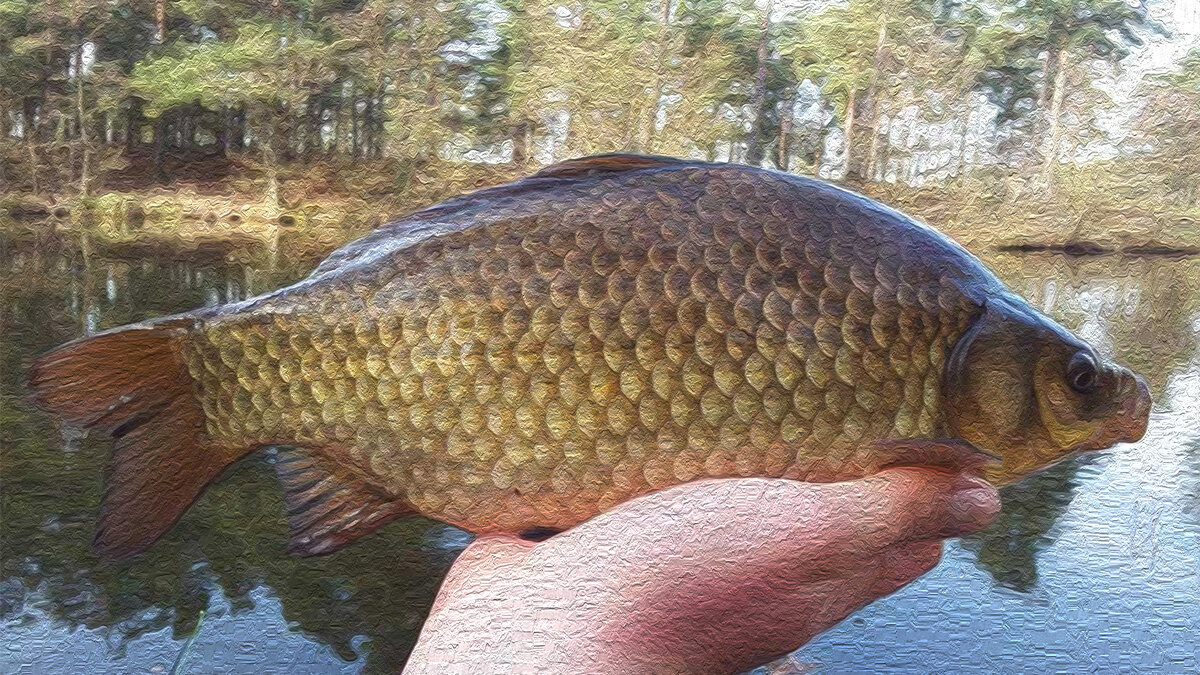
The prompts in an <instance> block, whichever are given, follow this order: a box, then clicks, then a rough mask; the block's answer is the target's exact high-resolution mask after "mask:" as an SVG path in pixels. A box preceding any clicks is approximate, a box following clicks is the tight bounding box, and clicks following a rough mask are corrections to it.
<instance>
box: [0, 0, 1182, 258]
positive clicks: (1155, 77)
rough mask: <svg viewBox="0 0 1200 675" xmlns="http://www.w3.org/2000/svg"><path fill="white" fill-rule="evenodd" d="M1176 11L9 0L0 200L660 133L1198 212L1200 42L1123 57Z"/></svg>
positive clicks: (276, 182)
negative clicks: (1160, 55) (1162, 16)
mask: <svg viewBox="0 0 1200 675" xmlns="http://www.w3.org/2000/svg"><path fill="white" fill-rule="evenodd" d="M1188 2H1189V0H1179V3H1177V4H1179V5H1180V6H1185V5H1187V6H1190V5H1188ZM1158 4H1159V5H1160V6H1162V5H1163V3H1158ZM1168 4H1169V3H1168ZM1190 11H1191V13H1192V14H1198V15H1200V9H1197V8H1192V10H1190ZM1176 15H1181V12H1178V11H1176ZM1182 15H1187V12H1183V13H1182ZM1193 18H1195V17H1193ZM1198 21H1200V20H1198ZM1191 29H1192V30H1193V32H1194V33H1197V32H1200V28H1198V27H1197V26H1192V27H1191ZM1172 37H1173V35H1172V32H1171V28H1170V27H1169V26H1167V25H1164V24H1163V23H1162V22H1160V21H1159V20H1157V19H1156V18H1154V16H1153V13H1152V12H1151V8H1148V7H1147V6H1146V5H1143V4H1137V3H1136V2H1134V3H1131V2H1127V1H1126V0H1023V1H1022V2H1015V3H995V2H990V1H987V0H844V1H841V2H832V1H831V2H820V1H815V2H814V1H804V0H790V1H786V2H785V0H759V1H758V2H757V3H756V2H754V1H753V0H645V1H629V0H570V1H567V0H554V1H549V0H406V1H405V2H395V1H386V0H268V1H263V2H257V1H256V2H249V1H247V0H0V158H2V161H0V192H5V193H8V195H9V196H8V197H7V198H6V200H7V201H5V202H3V203H0V206H4V207H6V208H7V209H8V211H9V213H10V215H14V214H15V215H20V214H21V213H22V212H24V211H29V212H32V213H35V214H36V213H40V212H41V211H43V210H44V209H46V208H47V205H53V204H55V203H60V202H62V201H64V200H68V199H70V200H76V202H78V200H80V199H82V200H84V201H83V205H84V206H85V207H96V208H104V207H105V204H111V202H105V201H104V199H103V197H104V196H105V195H110V196H111V195H121V196H122V199H134V197H135V196H137V197H144V196H145V195H146V194H154V193H155V191H157V193H162V192H163V191H164V190H171V191H181V190H182V191H187V192H188V194H190V195H193V196H197V198H200V199H202V198H203V197H204V196H205V195H209V196H222V195H223V196H224V197H225V198H226V199H227V200H228V201H229V203H231V204H237V203H241V202H247V201H253V202H255V203H258V204H265V205H267V209H266V213H267V215H268V217H270V218H277V217H278V213H279V212H281V211H286V210H287V209H288V208H293V209H295V208H300V207H301V206H302V205H303V204H304V203H306V202H312V201H320V202H322V203H323V204H324V205H325V206H326V207H327V208H330V205H335V206H334V207H333V208H335V211H336V212H337V213H338V214H340V215H341V216H345V215H348V214H359V215H361V214H362V213H364V212H366V211H371V212H373V213H376V214H377V217H375V218H374V219H371V222H369V223H366V224H367V225H371V224H377V223H378V221H379V220H380V219H382V218H386V217H387V215H388V214H390V213H394V212H399V211H405V210H410V209H412V208H414V207H416V206H420V205H423V204H427V203H431V202H434V201H437V200H439V199H442V198H445V197H447V196H450V195H452V194H456V193H459V192H462V191H464V190H467V189H471V188H472V187H475V186H480V185H486V184H491V183H496V182H500V181H503V180H506V179H509V178H512V177H515V176H518V175H523V174H526V173H529V172H531V171H533V170H536V168H538V167H539V166H542V165H545V164H548V163H551V162H553V161H557V160H561V159H565V158H568V157H575V156H580V155H584V154H590V153H598V152H612V151H633V152H646V153H659V154H670V155H678V156H688V157H694V158H698V159H707V160H716V161H734V162H744V163H748V164H753V165H761V166H766V167H770V168H778V169H781V170H785V171H792V172H795V173H807V174H813V175H818V176H821V177H823V178H828V179H833V180H838V181H842V182H845V183H849V184H850V185H852V186H854V187H855V188H856V189H860V190H862V191H864V192H867V193H869V194H872V195H873V196H877V197H882V198H884V199H885V200H887V201H889V202H891V203H895V204H897V205H898V206H901V207H906V208H908V209H910V210H912V211H915V212H916V213H917V215H920V216H923V217H925V218H926V219H928V220H930V221H931V222H936V223H937V224H939V225H941V224H946V223H945V221H947V220H950V221H956V220H957V221H961V222H959V225H958V227H960V228H962V227H963V225H962V223H963V222H971V221H978V220H984V221H988V222H997V221H998V220H1004V219H1005V216H1006V215H1007V216H1012V217H1013V218H1016V219H1017V220H1019V221H1020V223H1023V224H1024V225H1025V226H1028V227H1027V228H1026V229H1027V231H1028V232H1029V233H1037V232H1041V231H1052V232H1057V235H1058V236H1059V238H1067V239H1069V238H1071V237H1076V238H1077V237H1078V235H1079V234H1080V232H1079V230H1080V227H1081V226H1087V227H1092V224H1093V223H1097V222H1107V221H1106V219H1108V220H1111V219H1112V218H1113V217H1114V216H1115V215H1119V216H1120V217H1121V218H1122V219H1123V220H1125V221H1128V222H1130V223H1133V225H1131V226H1130V227H1133V226H1136V225H1137V224H1138V223H1139V222H1141V224H1142V225H1143V228H1142V230H1141V231H1140V234H1139V236H1142V238H1143V239H1145V240H1149V239H1153V240H1155V241H1160V240H1164V239H1165V240H1171V238H1172V237H1173V236H1174V237H1176V238H1177V239H1178V238H1179V237H1184V238H1186V237H1187V235H1188V234H1189V233H1192V232H1193V231H1194V229H1195V228H1194V222H1195V216H1196V215H1197V212H1198V211H1200V181H1197V178H1196V177H1197V175H1200V51H1193V52H1192V53H1191V54H1190V55H1182V54H1181V57H1179V58H1173V59H1168V60H1167V61H1166V62H1165V63H1163V64H1149V65H1147V64H1148V63H1149V61H1151V59H1149V58H1144V59H1142V62H1141V63H1139V64H1135V69H1137V70H1138V73H1137V74H1138V77H1137V78H1135V79H1136V87H1135V88H1132V89H1130V88H1129V87H1126V89H1128V91H1124V92H1123V94H1122V95H1121V96H1118V97H1116V98H1114V96H1115V95H1114V91H1115V89H1120V87H1115V88H1114V86H1113V84H1112V83H1113V82H1118V83H1120V82H1128V81H1130V79H1131V78H1129V77H1127V75H1128V71H1129V70H1130V68H1129V66H1130V64H1129V63H1128V62H1129V61H1135V60H1137V59H1130V58H1129V56H1130V54H1133V53H1135V52H1136V50H1138V49H1139V48H1141V47H1143V46H1144V45H1146V44H1147V43H1148V41H1155V40H1157V41H1159V42H1162V41H1169V40H1170V39H1171V38H1172ZM1193 37H1195V36H1194V35H1193ZM1178 43H1179V41H1178V40H1176V41H1175V42H1173V43H1172V44H1176V45H1178ZM1194 44H1196V41H1195V40H1193V45H1194ZM1160 51H1161V50H1160ZM1176 51H1178V49H1177V50H1176ZM1185 51H1186V50H1185ZM1158 60H1159V61H1162V60H1163V59H1158ZM931 187H932V188H936V189H937V192H936V198H929V197H928V194H929V190H928V188H931ZM123 208H124V207H123ZM184 211H186V209H184ZM949 211H952V213H950V212H949ZM125 213H126V212H125V211H122V214H125ZM1047 214H1049V215H1047ZM1164 214H1166V215H1164ZM998 215H999V218H998ZM1018 216H1019V217H1018ZM1039 219H1041V220H1039ZM1047 219H1048V221H1052V222H1042V221H1043V220H1047ZM948 225H949V228H950V229H951V230H954V229H955V223H954V222H950V223H948ZM1110 225H1111V226H1107V225H1106V226H1105V227H1106V229H1108V230H1111V229H1114V228H1116V229H1121V228H1124V227H1125V225H1123V224H1122V225H1121V226H1120V227H1117V226H1116V224H1112V223H1110ZM1014 227H1016V229H1015V230H1014V231H1016V232H1021V231H1022V230H1021V225H1020V224H1018V225H1016V226H1014ZM1039 228H1040V229H1039ZM1126 229H1128V228H1126ZM1135 229H1136V228H1135ZM968 238H969V237H968Z"/></svg>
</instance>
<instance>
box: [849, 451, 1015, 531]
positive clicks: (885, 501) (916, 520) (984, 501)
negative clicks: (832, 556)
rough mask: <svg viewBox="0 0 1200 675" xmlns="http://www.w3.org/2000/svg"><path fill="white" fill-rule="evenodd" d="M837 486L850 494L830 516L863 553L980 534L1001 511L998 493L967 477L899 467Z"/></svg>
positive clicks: (969, 476) (926, 469) (974, 477)
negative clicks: (904, 542)
mask: <svg viewBox="0 0 1200 675" xmlns="http://www.w3.org/2000/svg"><path fill="white" fill-rule="evenodd" d="M837 485H839V486H841V487H843V489H844V490H845V492H844V493H843V496H842V497H841V498H840V499H838V500H836V501H834V503H833V507H834V508H836V509H837V511H836V512H835V513H833V514H832V515H831V517H833V518H834V519H835V520H837V521H839V522H840V523H841V527H842V529H841V530H840V531H841V532H842V533H843V534H844V535H847V536H845V537H843V539H844V540H845V542H846V543H848V544H851V545H852V546H853V547H855V548H856V550H859V551H868V550H879V549H882V548H884V547H887V546H890V545H892V544H894V543H897V542H901V541H910V540H921V539H943V538H946V537H954V536H960V535H963V534H967V533H969V532H975V531H977V530H979V529H982V528H984V527H986V526H987V525H988V524H989V523H991V522H992V520H994V519H995V517H996V514H997V513H999V511H1000V497H999V494H998V493H997V492H996V489H995V488H994V487H992V486H991V485H990V484H989V483H987V482H986V481H984V480H983V479H982V478H979V477H977V476H972V475H967V474H949V473H945V472H942V471H939V470H934V469H928V468H917V467H900V468H895V469H888V470H886V471H883V472H881V473H879V474H877V475H875V476H871V477H868V478H864V479H861V480H858V481H853V482H851V483H841V484H837ZM855 505H857V509H858V510H857V511H856V508H855Z"/></svg>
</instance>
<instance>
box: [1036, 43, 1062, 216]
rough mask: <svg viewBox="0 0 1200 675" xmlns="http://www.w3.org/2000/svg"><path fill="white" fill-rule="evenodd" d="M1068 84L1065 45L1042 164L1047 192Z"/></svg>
mask: <svg viewBox="0 0 1200 675" xmlns="http://www.w3.org/2000/svg"><path fill="white" fill-rule="evenodd" d="M1066 85H1067V49H1066V48H1065V47H1064V48H1063V49H1061V50H1059V52H1058V72H1057V73H1055V75H1054V97H1053V98H1052V99H1051V101H1050V132H1049V136H1050V146H1049V147H1048V148H1047V149H1046V161H1045V164H1043V165H1042V185H1043V186H1045V188H1046V191H1047V192H1049V191H1050V189H1051V186H1050V173H1051V171H1052V170H1053V169H1054V161H1055V160H1056V159H1058V141H1059V138H1058V136H1059V134H1060V133H1061V132H1062V125H1061V124H1060V123H1059V119H1058V118H1059V117H1061V116H1062V107H1063V99H1064V98H1065V96H1064V95H1065V93H1066V92H1065V91H1064V90H1065V89H1066V88H1067V87H1066Z"/></svg>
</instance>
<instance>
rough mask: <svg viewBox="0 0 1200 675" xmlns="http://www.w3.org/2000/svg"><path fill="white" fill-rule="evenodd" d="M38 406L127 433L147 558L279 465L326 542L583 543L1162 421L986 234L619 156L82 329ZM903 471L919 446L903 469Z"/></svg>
mask: <svg viewBox="0 0 1200 675" xmlns="http://www.w3.org/2000/svg"><path fill="white" fill-rule="evenodd" d="M30 386H31V389H32V391H33V393H34V396H35V400H36V401H37V402H39V403H40V405H42V406H43V407H44V408H45V409H47V410H49V411H52V412H53V413H56V414H57V415H59V416H61V417H62V418H63V419H64V420H66V421H67V422H70V423H72V424H76V425H81V426H84V427H96V428H99V429H102V430H104V431H106V432H107V433H108V434H110V435H111V436H112V437H113V438H114V439H115V442H114V445H113V455H112V460H111V466H110V472H109V478H108V485H107V490H106V493H105V497H104V505H103V508H102V511H101V513H100V518H99V527H98V532H97V535H96V540H95V548H96V550H97V551H98V552H99V553H100V554H102V555H105V556H109V557H122V556H126V555H130V554H133V553H137V552H139V551H141V550H143V549H144V548H145V547H147V546H149V545H150V544H151V543H153V542H154V541H155V540H156V539H158V538H159V537H160V536H162V534H163V533H164V532H165V531H166V530H167V529H169V528H170V527H171V525H172V524H173V523H174V522H175V521H176V520H177V519H178V518H179V517H180V515H181V514H182V513H183V511H184V510H185V509H186V508H187V507H188V505H189V504H191V502H192V501H193V500H195V498H196V497H197V496H198V495H199V494H200V492H201V491H202V490H203V489H204V487H205V486H206V485H207V484H209V483H210V482H212V481H213V480H214V479H216V478H217V477H218V476H219V475H220V474H221V473H222V471H223V470H224V469H225V468H227V467H228V466H229V465H230V464H231V463H233V462H234V461H236V460H237V459H239V458H241V457H242V456H244V455H246V454H247V453H249V452H250V451H252V450H254V449H256V448H262V447H264V446H289V447H290V448H291V449H286V450H282V451H281V452H280V455H279V457H278V462H277V470H278V473H279V475H280V477H281V479H282V483H283V486H284V491H285V496H286V503H287V505H288V508H289V514H290V515H289V519H290V525H291V528H292V534H291V548H292V550H293V551H295V552H298V553H302V554H315V553H323V552H328V551H332V550H335V549H337V548H339V547H341V546H343V545H344V544H346V543H348V542H350V541H352V540H354V539H356V538H357V537H359V536H361V535H363V534H365V533H367V532H370V531H371V530H373V529H375V528H377V527H378V526H380V525H381V524H383V523H384V522H386V521H387V520H390V519H391V518H394V517H396V516H398V515H402V514H412V513H419V514H423V515H425V516H429V517H431V518H436V519H440V520H443V521H446V522H449V523H453V524H455V525H458V526H461V527H463V528H466V529H468V530H472V531H475V532H489V531H511V532H522V531H526V530H535V529H550V530H555V529H562V528H566V527H570V526H571V525H573V524H576V523H578V522H580V521H582V520H585V519H587V518H588V517H590V516H592V515H595V514H596V513H598V512H600V511H602V510H604V509H606V508H608V507H610V506H612V505H613V504H616V503H619V502H621V501H623V500H626V499H629V498H631V497H633V496H635V495H638V494H642V493H645V492H648V491H651V490H655V489H658V488H663V487H666V486H669V485H672V484H676V483H681V482H685V481H691V480H695V479H700V478H705V477H728V476H772V477H776V476H784V477H793V478H798V479H806V478H807V479H814V480H832V479H837V478H838V477H847V476H853V475H861V473H862V472H863V471H867V470H870V467H878V466H880V465H881V463H882V462H884V461H885V460H886V459H887V454H888V453H889V452H893V450H890V449H889V448H896V447H902V446H903V445H904V443H903V442H899V443H897V441H903V440H904V439H937V438H961V439H965V440H966V441H968V442H969V443H971V444H973V445H974V446H975V447H977V448H979V449H981V450H983V451H986V452H988V453H992V454H994V455H996V456H997V457H998V458H999V459H1000V460H1001V461H1000V463H999V464H998V465H993V466H991V467H990V468H988V469H987V473H986V475H987V476H988V477H989V478H990V479H991V480H993V481H994V482H997V483H1002V482H1006V481H1009V480H1012V479H1014V478H1016V477H1020V476H1022V475H1025V474H1027V473H1029V472H1031V471H1033V470H1035V469H1037V468H1040V467H1043V466H1045V465H1047V464H1050V463H1053V462H1055V461H1057V460H1060V459H1062V458H1063V457H1065V456H1067V455H1068V454H1070V453H1073V452H1077V451H1084V450H1092V449H1099V448H1105V447H1108V446H1111V445H1113V444H1114V443H1117V442H1121V441H1134V440H1137V439H1138V438H1140V437H1141V436H1142V434H1143V433H1144V431H1145V428H1146V423H1147V418H1148V414H1149V407H1150V398H1149V391H1148V389H1147V387H1146V384H1145V382H1144V381H1143V380H1142V379H1141V378H1140V377H1138V376H1136V375H1134V374H1133V373H1131V372H1130V371H1129V370H1127V369H1126V368H1123V367H1121V366H1118V365H1116V364H1113V363H1111V362H1108V361H1106V360H1105V359H1103V358H1101V357H1100V356H1099V355H1097V353H1096V352H1095V351H1094V350H1093V349H1092V348H1091V347H1089V346H1088V345H1087V344H1085V343H1084V342H1082V341H1080V340H1079V339H1077V338H1076V337H1074V336H1072V335H1071V334H1070V333H1069V332H1067V331H1066V330H1064V329H1063V328H1061V327H1060V326H1058V325H1057V324H1055V323H1054V322H1053V321H1051V320H1050V319H1049V318H1047V317H1045V316H1043V315H1042V314H1040V313H1039V312H1038V311H1036V310H1035V309H1033V308H1032V307H1030V306H1029V305H1028V304H1026V303H1025V302H1024V301H1022V300H1021V299H1020V298H1019V297H1017V296H1016V295H1014V294H1013V293H1012V292H1011V291H1009V289H1008V288H1006V287H1005V286H1004V285H1003V284H1002V283H1001V282H1000V281H999V280H998V279H997V278H996V277H995V276H994V275H993V274H992V273H991V272H989V271H988V270H987V269H985V268H984V267H983V265H982V264H981V263H980V262H979V261H978V260H977V259H976V258H974V257H973V256H971V255H970V254H969V253H967V252H966V251H965V250H963V249H962V248H961V247H959V246H958V245H956V244H955V243H953V242H952V241H950V240H949V239H947V238H946V237H944V236H942V235H940V234H938V233H937V232H935V231H934V230H932V229H930V228H928V227H926V226H924V225H922V224H919V223H916V222H914V221H913V220H910V219H909V218H907V217H905V216H904V215H902V214H900V213H898V212H896V211H893V210H890V209H888V208H885V207H883V206H881V205H879V204H877V203H875V202H873V201H871V200H869V199H866V198H864V197H861V196H859V195H856V194H853V193H850V192H847V191H845V190H842V189H839V188H836V187H833V186H831V185H827V184H825V183H821V182H818V181H814V180H810V179H807V178H801V177H797V176H792V175H788V174H782V173H775V172H771V171H764V170H760V169H754V168H750V167H746V166H736V165H722V164H708V163H702V162H692V161H683V160H676V159H670V158H660V157H641V156H630V155H608V156H601V157H593V158H588V159H582V160H575V161H570V162H566V163H564V164H560V165H557V166H554V167H551V168H548V169H546V170H544V171H542V172H540V173H538V174H536V175H535V176H533V177H531V178H527V179H524V180H520V181H517V182H515V183H512V184H508V185H503V186H500V187H495V188H491V189H486V190H483V191H480V192H476V193H474V194H471V195H467V196H465V197H460V198H457V199H454V200H451V201H448V202H445V203H442V204H440V205H437V206H434V207H431V208H428V209H426V210H424V211H420V212H418V213H415V214H412V215H410V216H407V217H405V218H403V219H401V220H399V221H397V222H395V223H392V224H390V225H387V226H385V227H382V228H380V229H379V230H376V231H375V232H373V233H371V234H369V235H367V236H365V237H363V238H361V239H359V240H357V241H355V242H353V243H350V244H348V245H346V246H345V247H343V248H341V249H340V250H338V251H336V252H335V253H333V254H332V255H331V256H330V257H329V258H328V259H327V260H326V261H325V262H323V263H322V264H321V265H320V266H319V267H318V268H317V269H316V270H315V271H314V272H313V273H312V275H311V276H309V277H308V278H307V279H305V280H303V281H301V282H299V283H297V284H294V285H292V286H289V287H287V288H283V289H280V290H278V291H275V292H273V293H268V294H266V295H263V296H259V297H256V298H252V299H249V300H246V301H243V302H237V303H231V304H228V305H224V306H221V307H215V308H206V309H198V310H195V311H192V312H187V313H185V314H181V315H175V316H172V317H166V318H163V319H159V320H155V321H151V322H148V323H143V324H137V325H131V326H126V327H122V328H118V329H115V330H112V331H108V332H106V333H100V334H97V335H93V336H90V337H86V338H83V339H81V340H78V341H76V342H73V343H70V344H68V345H65V346H63V347H60V348H59V349H57V350H56V351H53V352H50V353H49V354H46V355H45V356H43V357H41V358H40V359H39V360H38V361H37V362H36V363H34V364H33V366H32V368H31V375H30ZM901 454H903V453H901Z"/></svg>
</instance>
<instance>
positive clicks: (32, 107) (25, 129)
mask: <svg viewBox="0 0 1200 675" xmlns="http://www.w3.org/2000/svg"><path fill="white" fill-rule="evenodd" d="M24 104H25V109H24V110H23V111H22V113H21V114H22V116H23V119H22V127H21V135H22V136H23V137H24V139H25V150H26V152H28V153H29V179H30V182H31V183H32V189H31V192H32V193H33V194H34V195H35V196H36V195H37V194H38V193H40V192H41V186H40V185H39V184H38V155H37V135H38V134H37V125H36V122H35V120H36V118H37V99H36V98H34V97H32V96H26V97H25V101H24Z"/></svg>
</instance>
